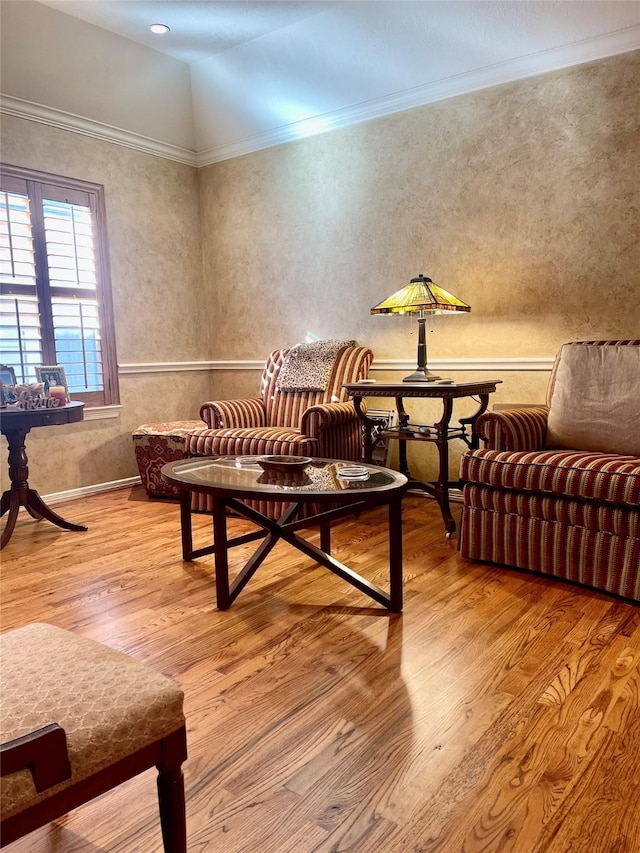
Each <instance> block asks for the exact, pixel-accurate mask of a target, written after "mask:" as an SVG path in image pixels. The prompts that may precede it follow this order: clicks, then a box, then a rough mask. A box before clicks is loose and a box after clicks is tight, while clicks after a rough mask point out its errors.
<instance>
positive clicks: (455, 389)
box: [343, 379, 502, 536]
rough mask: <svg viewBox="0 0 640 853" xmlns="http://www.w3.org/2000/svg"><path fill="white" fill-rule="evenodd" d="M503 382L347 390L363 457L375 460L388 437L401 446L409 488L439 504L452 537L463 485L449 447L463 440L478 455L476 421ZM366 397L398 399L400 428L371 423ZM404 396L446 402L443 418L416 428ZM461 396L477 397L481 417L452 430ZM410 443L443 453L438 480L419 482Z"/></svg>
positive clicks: (402, 468)
mask: <svg viewBox="0 0 640 853" xmlns="http://www.w3.org/2000/svg"><path fill="white" fill-rule="evenodd" d="M501 381H502V380H500V379H490V380H484V381H482V382H454V383H452V384H450V385H444V384H442V385H441V384H437V383H435V382H416V383H410V382H367V383H365V382H355V383H349V384H346V385H344V386H343V387H344V388H345V390H346V391H347V393H348V394H349V395H350V396H351V397H352V398H353V403H354V405H355V408H356V412H357V413H358V417H359V418H360V420H361V421H362V428H363V438H364V441H363V458H364V461H365V462H370V461H371V454H372V452H373V448H374V446H375V444H376V442H378V441H381V440H383V439H386V438H392V439H396V440H397V441H398V442H399V463H400V464H399V468H400V472H401V473H402V474H404V475H405V476H406V477H408V478H409V488H413V489H421V490H422V491H425V492H427V493H428V494H430V495H433V497H434V498H435V499H436V500H437V501H438V505H439V506H440V512H441V513H442V519H443V521H444V525H445V528H446V530H447V536H451V534H452V533H453V532H454V531H455V529H456V523H455V521H454V519H453V516H452V514H451V507H450V503H449V489H450V488H451V487H452V486H457V485H458V482H457V481H454V482H450V480H449V442H450V441H451V440H452V439H454V438H459V439H461V440H462V441H464V443H465V444H466V445H467V447H469V448H471V449H472V450H475V449H476V448H478V447H479V446H480V438H479V436H478V434H477V432H476V428H475V427H476V421H477V420H478V418H479V417H480V415H481V414H482V413H483V412H485V411H486V409H487V406H488V405H489V395H490V394H492V393H493V392H494V391H495V390H496V386H497V385H499V384H500V383H501ZM365 397H394V398H395V401H396V409H397V411H398V418H399V426H397V427H394V428H392V429H385V428H380V425H379V424H378V423H376V421H375V420H372V419H371V418H368V417H367V416H366V414H365V413H364V412H363V410H362V401H363V399H364V398H365ZM405 397H421V398H430V399H437V400H442V407H443V412H442V417H441V418H440V420H439V421H438V422H437V423H435V424H433V425H430V426H427V427H421V428H418V427H414V426H411V425H410V424H409V415H408V414H407V412H406V411H405V408H404V399H405ZM461 397H477V398H478V399H479V406H478V409H477V411H476V412H474V414H473V415H471V416H470V417H468V418H459V420H458V424H457V425H455V426H451V416H452V414H453V401H454V400H456V399H458V398H461ZM407 441H427V442H431V443H432V444H435V445H436V447H437V448H438V456H439V469H438V479H437V480H435V481H433V482H429V483H422V482H420V481H419V480H415V479H414V478H413V477H412V476H411V474H410V472H409V467H408V465H407V444H406V443H407Z"/></svg>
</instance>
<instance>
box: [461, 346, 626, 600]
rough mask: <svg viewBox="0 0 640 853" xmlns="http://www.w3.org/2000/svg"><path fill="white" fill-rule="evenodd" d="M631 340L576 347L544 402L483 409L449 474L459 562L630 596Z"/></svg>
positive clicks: (559, 363)
mask: <svg viewBox="0 0 640 853" xmlns="http://www.w3.org/2000/svg"><path fill="white" fill-rule="evenodd" d="M638 424H640V340H634V341H575V342H572V343H570V344H565V345H564V346H563V347H562V349H561V351H560V353H559V355H558V357H557V359H556V362H555V365H554V368H553V371H552V374H551V379H550V382H549V389H548V394H547V405H545V406H531V407H528V408H521V407H519V408H514V409H507V410H504V411H499V412H487V413H485V414H484V415H482V416H481V417H480V418H479V419H478V429H479V431H480V434H481V436H482V437H483V439H484V441H485V443H486V448H485V449H482V450H474V451H470V452H468V453H466V454H465V455H464V456H463V458H462V463H461V472H460V476H461V479H462V480H463V482H464V484H465V485H464V492H463V493H464V506H463V514H462V524H461V530H460V551H461V553H462V554H463V556H465V557H469V558H471V559H475V560H486V561H488V562H491V563H498V564H502V565H507V566H514V567H516V568H522V569H529V570H531V571H535V572H541V573H543V574H548V575H554V576H556V577H561V578H565V579H567V580H571V581H576V582H578V583H581V584H584V585H586V586H590V587H594V588H596V589H600V590H603V591H606V592H612V593H616V594H618V595H621V596H624V597H625V598H631V599H634V600H640V429H639V427H638Z"/></svg>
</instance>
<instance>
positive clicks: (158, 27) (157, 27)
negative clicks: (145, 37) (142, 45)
mask: <svg viewBox="0 0 640 853" xmlns="http://www.w3.org/2000/svg"><path fill="white" fill-rule="evenodd" d="M149 29H150V30H151V32H152V33H158V35H162V34H163V33H168V32H169V27H168V26H167V25H166V24H151V26H150V27H149Z"/></svg>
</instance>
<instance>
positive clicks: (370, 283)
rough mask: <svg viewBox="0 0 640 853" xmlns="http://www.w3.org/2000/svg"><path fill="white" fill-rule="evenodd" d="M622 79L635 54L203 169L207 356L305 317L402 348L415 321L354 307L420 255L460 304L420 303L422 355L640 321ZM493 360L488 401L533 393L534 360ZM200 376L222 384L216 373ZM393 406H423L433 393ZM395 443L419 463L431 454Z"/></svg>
mask: <svg viewBox="0 0 640 853" xmlns="http://www.w3.org/2000/svg"><path fill="white" fill-rule="evenodd" d="M639 79H640V52H636V53H633V54H626V55H623V56H619V57H615V58H611V59H608V60H605V61H600V62H596V63H592V64H589V65H583V66H579V67H575V68H570V69H567V70H563V71H560V72H557V73H552V74H546V75H542V76H540V77H537V78H531V79H528V80H523V81H520V82H516V83H512V84H508V85H504V86H500V87H496V88H494V89H490V90H486V91H482V92H477V93H474V94H470V95H466V96H462V97H458V98H455V99H451V100H449V101H445V102H441V103H437V104H432V105H429V106H425V107H421V108H418V109H413V110H410V111H407V112H404V113H401V114H398V115H394V116H391V117H387V118H382V119H378V120H375V121H370V122H367V123H364V124H361V125H357V126H354V127H351V128H347V129H343V130H338V131H334V132H331V133H327V134H324V135H321V136H317V137H314V138H310V139H305V140H300V141H298V142H295V143H290V144H288V145H284V146H280V147H278V148H272V149H269V150H266V151H261V152H258V153H255V154H250V155H247V156H245V157H241V158H237V159H234V160H229V161H226V162H223V163H219V164H215V165H212V166H209V167H207V168H205V169H203V170H201V196H202V216H203V233H204V234H206V239H205V241H204V246H203V249H204V262H205V267H204V270H205V284H206V286H207V287H208V288H209V289H210V292H211V294H212V297H213V301H214V310H213V314H214V316H215V318H216V321H215V335H214V338H213V357H214V358H225V359H226V358H240V359H241V358H256V357H259V356H260V355H261V354H266V353H267V352H269V351H270V350H271V349H274V348H276V347H278V346H282V345H286V344H293V343H295V342H297V341H300V340H303V339H304V338H305V336H306V334H307V333H308V332H311V333H313V334H315V335H318V336H319V337H327V338H329V337H331V338H351V337H354V338H356V339H357V340H358V341H359V342H361V343H364V344H367V345H369V346H370V347H371V348H372V349H373V351H374V353H375V355H376V356H377V357H378V358H407V359H413V358H415V352H416V343H417V342H416V324H415V321H414V320H413V319H412V318H410V317H391V316H376V317H374V316H371V315H370V314H369V308H370V307H371V306H373V305H375V304H376V303H377V302H379V301H380V300H382V299H383V298H385V297H386V296H388V295H390V294H391V293H392V292H393V291H395V290H396V289H398V288H399V287H401V286H402V285H404V284H405V283H407V282H408V281H409V279H410V278H411V277H412V276H414V275H416V274H418V273H424V274H425V275H429V276H431V277H432V278H433V279H434V281H435V282H436V283H438V284H440V285H442V286H443V287H445V288H446V289H448V290H450V291H451V292H452V293H454V294H455V295H456V296H459V297H460V298H461V299H464V300H465V301H467V302H468V303H469V304H470V305H471V308H472V310H471V314H469V315H463V316H456V317H450V316H443V317H435V318H433V320H432V321H431V324H430V327H431V330H432V332H433V333H432V334H429V335H428V347H429V353H430V355H431V356H432V357H435V358H450V357H479V358H482V357H514V358H517V357H531V356H546V357H552V356H554V355H555V353H556V352H557V350H558V348H559V347H560V345H561V344H562V343H563V342H565V341H568V340H578V339H586V338H591V337H596V338H601V337H602V338H618V337H620V338H624V337H640V241H639V240H638V221H639V217H638V214H639V204H640V180H639V179H640V87H639V86H638V80H639ZM492 373H493V375H496V371H492ZM481 375H483V374H480V373H469V374H465V373H463V372H456V373H455V374H454V376H455V378H458V379H463V378H466V377H468V378H475V377H479V376H481ZM484 375H485V376H487V375H486V374H484ZM375 376H376V377H378V378H384V374H380V373H376V374H375ZM387 377H388V378H389V379H398V378H400V376H399V375H398V374H397V373H395V374H387ZM487 378H492V377H491V376H488V377H487ZM500 378H501V379H502V380H503V384H502V385H501V386H500V387H499V391H498V393H497V394H496V395H495V396H494V397H493V398H492V399H493V402H504V401H518V402H538V401H542V400H544V398H545V391H546V385H547V379H548V374H547V373H546V372H518V373H516V372H511V373H505V374H504V375H502V374H500ZM213 381H214V386H215V388H216V391H217V393H219V395H220V396H232V393H231V391H232V388H231V387H230V382H229V377H223V376H221V375H215V376H214V380H213ZM251 382H252V387H253V385H257V382H256V381H255V380H254V379H253V378H252V380H251ZM391 403H392V401H389V407H390V405H391ZM457 406H458V409H459V411H460V413H467V411H468V410H469V404H468V403H467V404H465V403H464V402H461V403H459V404H457ZM407 409H408V410H409V411H411V412H412V416H413V417H414V418H415V420H416V421H418V422H425V423H426V422H428V421H429V420H431V419H432V418H433V417H434V416H435V415H436V414H437V411H438V410H437V407H436V406H434V405H431V406H429V405H427V404H419V403H416V402H415V401H414V402H412V403H408V404H407ZM452 451H453V446H452ZM409 455H410V462H412V469H414V470H415V471H416V473H420V474H421V475H427V474H429V473H433V467H434V462H435V453H433V454H429V452H428V451H425V446H424V445H423V444H420V445H418V444H414V445H410V446H409ZM456 464H457V463H456V457H455V452H453V453H452V470H455V469H456Z"/></svg>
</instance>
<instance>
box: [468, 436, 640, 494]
mask: <svg viewBox="0 0 640 853" xmlns="http://www.w3.org/2000/svg"><path fill="white" fill-rule="evenodd" d="M460 476H461V478H462V479H463V480H465V481H468V482H471V483H482V484H483V485H485V486H491V487H493V488H496V489H513V490H515V491H523V492H534V493H541V494H550V495H558V496H560V497H562V496H564V497H572V498H580V499H582V500H589V501H597V502H602V503H610V504H614V505H619V506H627V507H637V506H640V459H636V458H635V457H633V456H614V455H611V454H609V455H605V454H604V453H587V452H586V451H584V450H579V451H571V450H542V451H538V452H537V453H522V452H520V453H506V452H502V451H499V450H476V451H475V452H473V453H467V454H465V455H464V456H463V458H462V461H461V466H460Z"/></svg>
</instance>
